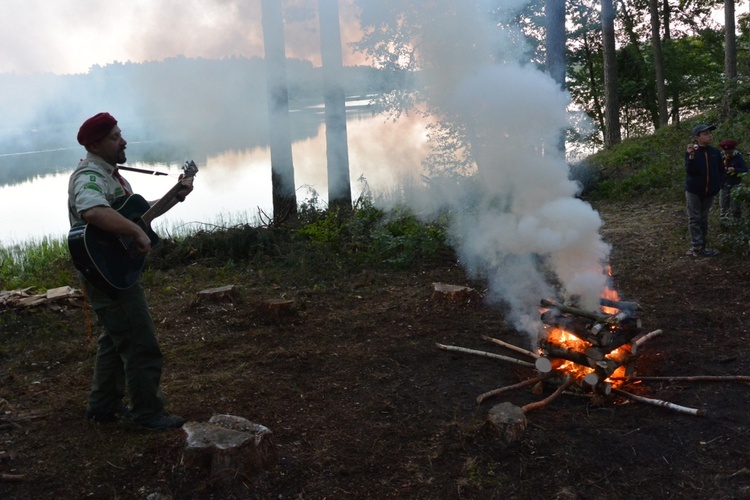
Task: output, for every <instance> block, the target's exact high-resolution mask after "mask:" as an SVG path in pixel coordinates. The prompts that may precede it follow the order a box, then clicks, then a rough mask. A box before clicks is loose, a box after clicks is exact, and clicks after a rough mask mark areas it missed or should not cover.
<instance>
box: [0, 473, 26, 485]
mask: <svg viewBox="0 0 750 500" xmlns="http://www.w3.org/2000/svg"><path fill="white" fill-rule="evenodd" d="M24 477H25V476H24V475H23V474H0V481H5V482H8V483H18V482H20V481H23V478H24Z"/></svg>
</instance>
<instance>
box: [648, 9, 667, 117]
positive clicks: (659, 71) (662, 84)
mask: <svg viewBox="0 0 750 500" xmlns="http://www.w3.org/2000/svg"><path fill="white" fill-rule="evenodd" d="M648 7H649V11H650V13H651V48H652V50H653V52H654V72H655V74H656V102H657V106H658V108H659V125H658V126H659V128H661V127H663V126H665V125H667V124H668V123H669V111H668V110H667V84H666V79H665V76H664V55H663V53H662V50H661V23H660V22H659V8H658V5H657V0H649V2H648Z"/></svg>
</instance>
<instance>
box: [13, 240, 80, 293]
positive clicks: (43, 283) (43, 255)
mask: <svg viewBox="0 0 750 500" xmlns="http://www.w3.org/2000/svg"><path fill="white" fill-rule="evenodd" d="M72 273H73V266H72V264H70V256H69V254H68V246H67V242H66V241H65V238H63V237H53V236H44V237H42V238H38V239H32V240H29V241H24V242H21V243H16V242H12V243H11V244H8V245H3V246H0V288H4V289H6V290H11V289H16V288H28V287H44V288H51V287H56V286H62V284H64V283H69V282H70V279H71V278H72Z"/></svg>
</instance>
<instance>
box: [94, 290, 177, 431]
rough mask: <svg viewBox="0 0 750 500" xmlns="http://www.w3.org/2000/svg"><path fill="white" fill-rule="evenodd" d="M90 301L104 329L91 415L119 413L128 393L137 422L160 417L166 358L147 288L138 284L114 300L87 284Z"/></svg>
mask: <svg viewBox="0 0 750 500" xmlns="http://www.w3.org/2000/svg"><path fill="white" fill-rule="evenodd" d="M86 295H87V297H88V299H89V302H90V303H91V305H92V307H93V308H94V311H95V312H96V315H97V317H98V318H99V323H101V325H102V327H103V328H104V333H102V335H101V336H100V337H99V339H98V345H97V351H96V362H95V365H94V378H93V381H92V383H91V393H90V394H89V400H88V410H89V411H92V412H97V413H99V412H101V413H107V412H109V411H114V410H116V409H117V408H119V406H120V405H121V404H122V398H123V397H124V396H125V389H126V387H127V390H128V395H129V397H130V404H131V407H132V408H131V412H130V414H131V416H132V418H133V420H135V421H147V420H149V419H151V418H154V417H157V416H159V415H160V414H161V413H162V412H163V410H164V396H163V394H162V392H161V389H160V388H159V384H160V381H161V373H162V367H163V366H164V358H163V356H162V353H161V349H159V342H158V340H157V339H156V328H155V327H154V322H153V320H152V319H151V314H150V313H149V310H148V304H147V303H146V296H145V294H144V292H143V287H141V285H140V284H137V285H135V286H133V287H131V288H129V289H127V290H124V291H120V292H117V294H116V296H114V297H113V296H110V295H107V294H106V293H104V292H102V291H100V290H97V289H96V288H94V287H93V286H92V285H90V284H88V283H86Z"/></svg>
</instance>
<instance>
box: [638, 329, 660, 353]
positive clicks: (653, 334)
mask: <svg viewBox="0 0 750 500" xmlns="http://www.w3.org/2000/svg"><path fill="white" fill-rule="evenodd" d="M662 333H663V332H662V331H661V330H654V331H653V332H651V333H647V334H646V335H644V336H643V337H639V338H638V339H637V340H636V341H635V342H633V349H632V353H633V354H635V353H636V352H638V349H639V348H640V347H641V346H642V345H643V344H645V343H646V342H648V341H649V340H651V339H652V338H654V337H657V336H659V335H661V334H662Z"/></svg>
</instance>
